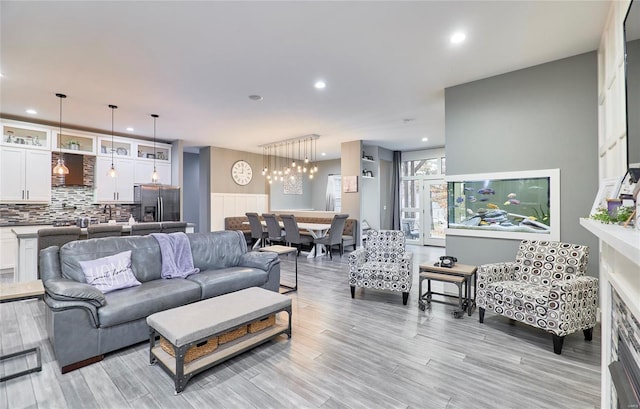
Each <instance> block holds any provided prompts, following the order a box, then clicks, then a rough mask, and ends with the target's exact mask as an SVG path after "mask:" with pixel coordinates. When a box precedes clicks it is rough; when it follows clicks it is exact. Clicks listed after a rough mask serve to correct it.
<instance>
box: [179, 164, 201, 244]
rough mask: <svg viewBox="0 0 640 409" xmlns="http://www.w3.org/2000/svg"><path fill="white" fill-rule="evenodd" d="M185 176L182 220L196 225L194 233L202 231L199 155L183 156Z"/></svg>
mask: <svg viewBox="0 0 640 409" xmlns="http://www.w3.org/2000/svg"><path fill="white" fill-rule="evenodd" d="M183 176H184V180H186V181H188V183H184V184H183V185H182V186H183V189H182V198H183V201H182V203H183V205H182V209H183V211H182V220H184V221H186V222H189V223H195V224H196V226H195V228H194V231H195V232H196V233H198V232H199V231H200V186H199V185H200V155H199V154H197V153H188V152H185V153H184V154H183Z"/></svg>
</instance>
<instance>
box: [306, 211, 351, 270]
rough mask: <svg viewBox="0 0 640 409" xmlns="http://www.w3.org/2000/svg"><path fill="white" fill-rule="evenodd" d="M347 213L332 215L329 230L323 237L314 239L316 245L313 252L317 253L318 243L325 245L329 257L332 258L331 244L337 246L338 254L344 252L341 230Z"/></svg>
mask: <svg viewBox="0 0 640 409" xmlns="http://www.w3.org/2000/svg"><path fill="white" fill-rule="evenodd" d="M347 217H349V215H348V214H336V215H335V216H333V220H331V228H329V232H328V233H327V234H326V235H325V236H324V237H319V238H317V239H314V240H313V242H314V244H315V245H316V248H315V253H316V255H318V244H324V245H325V246H327V252H328V253H329V258H330V259H331V260H333V254H332V253H333V252H332V249H333V246H336V245H337V246H339V249H340V256H342V254H344V248H343V247H342V231H343V230H344V224H345V223H346V221H347Z"/></svg>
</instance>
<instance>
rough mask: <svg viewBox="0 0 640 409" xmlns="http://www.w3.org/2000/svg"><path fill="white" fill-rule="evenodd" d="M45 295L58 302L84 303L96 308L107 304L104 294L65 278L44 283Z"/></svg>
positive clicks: (92, 287) (90, 286) (89, 286)
mask: <svg viewBox="0 0 640 409" xmlns="http://www.w3.org/2000/svg"><path fill="white" fill-rule="evenodd" d="M44 286H45V291H46V292H47V295H49V297H51V298H52V299H54V300H58V301H86V302H88V303H90V304H92V305H94V306H96V307H102V306H103V305H105V304H106V303H107V300H106V299H105V298H104V294H103V293H102V292H101V291H100V290H98V289H97V288H95V287H94V286H92V285H89V284H85V283H79V282H77V281H73V280H69V279H67V278H52V279H49V280H47V281H45V282H44Z"/></svg>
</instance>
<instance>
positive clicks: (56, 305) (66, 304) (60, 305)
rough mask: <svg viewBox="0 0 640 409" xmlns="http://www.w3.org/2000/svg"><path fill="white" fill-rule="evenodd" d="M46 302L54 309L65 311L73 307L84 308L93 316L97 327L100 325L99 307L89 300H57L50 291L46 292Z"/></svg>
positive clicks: (92, 321) (93, 322) (93, 321)
mask: <svg viewBox="0 0 640 409" xmlns="http://www.w3.org/2000/svg"><path fill="white" fill-rule="evenodd" d="M44 303H45V304H46V305H47V307H49V308H50V309H51V310H52V311H64V310H71V309H83V310H85V311H87V312H88V313H89V316H90V317H91V323H92V324H93V326H94V327H95V328H98V327H99V326H100V321H99V320H98V308H97V307H96V306H95V305H93V304H92V303H90V302H88V301H81V300H69V301H63V300H56V299H54V298H51V296H50V295H49V293H46V294H45V296H44Z"/></svg>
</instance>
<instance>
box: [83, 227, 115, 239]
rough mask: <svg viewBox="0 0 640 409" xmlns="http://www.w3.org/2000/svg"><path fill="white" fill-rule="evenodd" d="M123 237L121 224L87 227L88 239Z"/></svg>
mask: <svg viewBox="0 0 640 409" xmlns="http://www.w3.org/2000/svg"><path fill="white" fill-rule="evenodd" d="M120 235H122V225H121V224H92V225H90V226H89V227H87V238H88V239H97V238H100V237H112V236H120Z"/></svg>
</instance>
